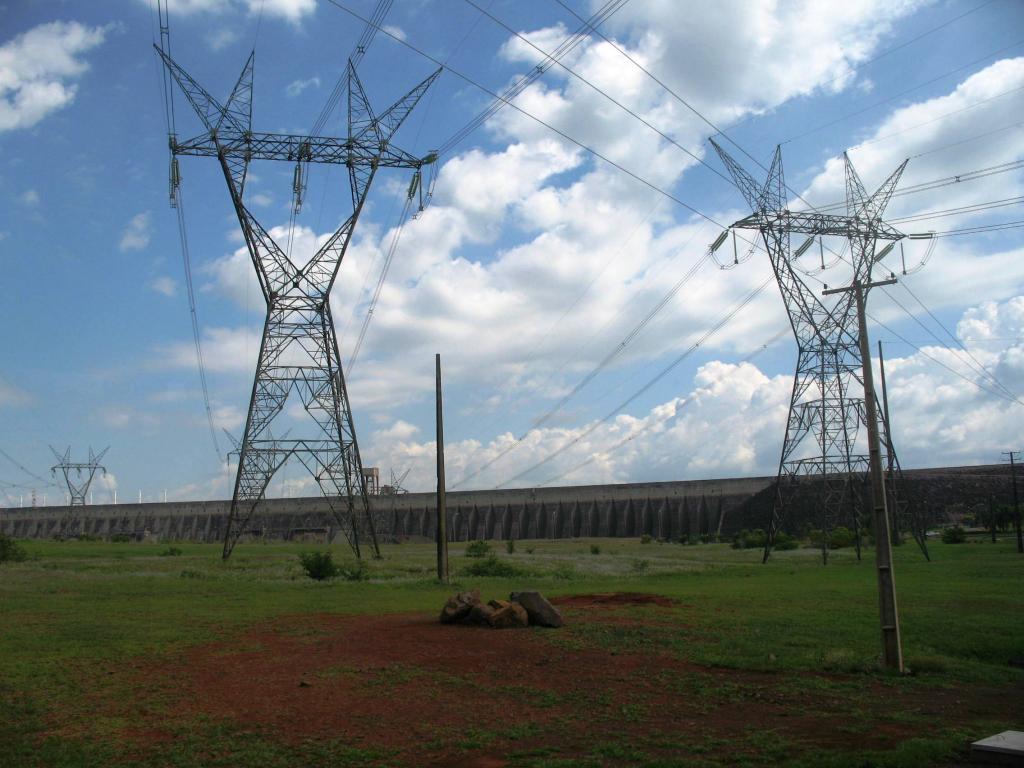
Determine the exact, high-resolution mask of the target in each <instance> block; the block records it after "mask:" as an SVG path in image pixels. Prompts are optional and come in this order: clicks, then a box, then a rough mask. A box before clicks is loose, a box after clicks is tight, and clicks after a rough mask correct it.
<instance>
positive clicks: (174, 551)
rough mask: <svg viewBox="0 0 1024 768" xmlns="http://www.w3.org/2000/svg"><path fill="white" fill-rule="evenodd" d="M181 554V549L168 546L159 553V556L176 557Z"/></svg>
mask: <svg viewBox="0 0 1024 768" xmlns="http://www.w3.org/2000/svg"><path fill="white" fill-rule="evenodd" d="M180 554H181V550H180V549H178V548H177V547H168V548H167V549H165V550H164V551H163V552H161V553H160V557H177V556H178V555H180Z"/></svg>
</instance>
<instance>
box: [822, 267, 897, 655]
mask: <svg viewBox="0 0 1024 768" xmlns="http://www.w3.org/2000/svg"><path fill="white" fill-rule="evenodd" d="M895 282H896V280H895V279H891V280H880V281H878V282H875V283H867V284H866V285H861V284H860V283H859V282H854V284H853V285H851V286H848V287H846V288H833V289H831V290H826V291H825V292H824V295H826V296H828V295H830V294H833V293H845V292H853V295H854V298H855V299H856V301H857V324H858V336H859V337H860V356H861V365H862V369H863V377H864V414H865V416H866V419H865V421H867V428H868V464H869V467H870V473H871V509H872V512H873V523H874V528H875V569H876V570H877V572H878V610H879V614H880V618H881V623H882V656H883V659H884V661H885V666H887V667H888V668H889V669H894V670H896V671H897V672H902V671H903V644H902V641H901V640H900V617H899V610H898V608H897V605H896V579H895V576H894V574H893V570H892V539H891V538H890V533H889V531H890V528H889V510H888V507H887V504H886V498H885V477H884V475H883V474H882V445H881V438H880V437H879V434H878V409H877V408H876V405H875V385H874V374H873V372H872V370H871V347H870V345H869V344H868V324H867V318H866V317H865V315H864V300H865V296H866V294H867V292H868V290H870V289H871V288H875V287H877V286H882V285H892V284H894V283H895Z"/></svg>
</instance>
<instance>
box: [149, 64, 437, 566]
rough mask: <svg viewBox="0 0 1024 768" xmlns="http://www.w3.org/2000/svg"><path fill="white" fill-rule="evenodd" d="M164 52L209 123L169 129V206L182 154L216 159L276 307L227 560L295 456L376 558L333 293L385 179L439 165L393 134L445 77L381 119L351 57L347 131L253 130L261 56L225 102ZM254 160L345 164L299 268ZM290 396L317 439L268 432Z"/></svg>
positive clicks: (262, 356) (269, 319) (299, 172)
mask: <svg viewBox="0 0 1024 768" xmlns="http://www.w3.org/2000/svg"><path fill="white" fill-rule="evenodd" d="M157 53H158V54H159V55H160V57H161V59H162V60H163V62H164V65H165V67H166V68H167V71H168V72H169V74H170V76H171V78H172V79H173V80H174V82H175V83H177V85H178V87H179V88H180V89H181V91H182V92H183V93H184V95H185V97H186V99H187V100H188V102H189V104H190V105H191V106H192V108H193V110H194V111H195V112H196V114H197V115H198V116H199V119H200V121H201V122H202V123H203V127H204V130H203V132H201V133H200V134H199V135H197V136H196V137H194V138H191V139H186V140H183V141H179V140H178V138H177V136H176V133H175V132H174V131H173V130H172V133H171V136H170V149H171V154H172V176H171V196H172V203H173V202H174V200H175V196H176V190H177V184H179V183H180V173H179V172H178V170H177V168H178V166H177V157H178V156H182V155H184V156H198V157H212V158H216V159H217V161H218V164H219V165H220V168H221V171H222V174H223V176H224V180H225V183H226V184H227V188H228V192H229V194H230V196H231V202H232V205H233V206H234V209H235V213H236V216H237V219H238V223H239V226H240V228H241V230H242V235H243V237H244V239H245V244H246V248H247V249H248V251H249V255H250V258H251V261H252V264H253V268H254V269H255V271H256V276H257V278H258V280H259V283H260V288H261V290H262V292H263V297H264V300H265V302H266V307H267V315H266V319H265V321H264V325H263V335H262V338H261V341H260V351H259V357H258V359H257V364H256V372H255V376H254V377H253V386H252V392H251V395H250V399H249V410H248V414H247V417H246V424H245V432H244V434H243V436H242V439H241V441H240V442H239V446H238V469H237V473H236V476H235V485H234V491H233V494H232V501H231V509H230V513H229V515H228V521H227V525H226V527H225V531H224V534H223V542H224V546H223V552H222V556H223V558H224V559H227V558H228V557H230V555H231V552H232V550H233V549H234V547H235V545H236V544H237V542H238V540H239V539H240V538H241V537H242V536H244V535H249V534H253V533H257V534H258V533H261V532H262V528H261V527H260V526H258V525H256V524H255V522H254V521H255V515H256V512H257V508H258V506H259V503H260V501H261V500H262V499H263V497H264V494H265V492H266V489H267V487H268V485H269V484H270V482H271V480H272V479H273V477H274V474H275V473H276V472H277V471H278V470H279V469H280V468H281V467H282V466H283V465H284V464H285V463H286V462H287V461H288V460H289V459H291V458H293V457H294V458H296V459H297V460H298V461H300V462H301V463H302V464H303V466H305V468H306V469H307V470H308V471H309V472H310V474H311V475H312V476H313V478H314V479H315V480H316V483H317V485H318V486H319V487H320V490H321V492H322V493H323V494H324V496H325V497H326V498H327V501H328V506H329V508H330V512H331V516H332V517H333V518H334V520H335V522H337V524H338V525H339V527H340V529H341V531H342V532H343V533H344V534H345V536H346V538H347V539H348V541H349V544H350V545H351V547H352V550H353V551H354V552H355V554H356V556H357V557H360V556H361V554H362V550H363V548H364V547H367V546H368V547H369V548H370V550H371V552H372V554H373V555H374V556H375V557H377V556H379V554H380V548H379V541H378V534H377V531H378V528H379V526H378V525H377V523H376V522H375V520H374V519H373V510H372V507H371V505H370V500H369V496H368V492H367V487H366V478H365V476H364V474H363V471H362V470H363V467H362V460H361V458H360V455H359V445H358V442H357V440H356V433H355V426H354V423H353V418H352V408H351V404H350V401H349V395H348V390H347V387H346V384H345V376H344V373H343V371H342V363H341V353H340V350H339V348H338V339H337V334H336V332H335V329H334V320H333V318H332V315H331V306H330V294H331V290H332V288H333V286H334V283H335V281H336V279H337V276H338V272H339V270H340V268H341V262H342V260H343V259H344V256H345V253H346V251H347V250H348V246H349V244H350V242H351V239H352V234H353V232H354V230H355V226H356V222H357V221H358V219H359V215H360V213H361V212H362V210H363V207H364V205H365V203H366V199H367V195H368V193H369V190H370V186H371V184H372V182H373V180H374V178H375V177H376V175H377V172H378V171H379V170H380V169H382V168H407V169H412V170H413V171H414V173H415V174H416V175H417V176H418V175H419V174H420V170H421V168H422V167H423V166H424V165H428V164H430V163H432V162H434V160H435V156H434V155H433V154H430V155H427V156H426V157H423V158H419V157H416V156H414V155H411V154H409V153H408V152H405V151H404V150H401V149H399V148H398V147H396V146H394V145H393V144H392V137H393V136H394V134H395V132H396V131H397V130H398V129H399V127H400V126H401V125H402V123H403V122H404V121H405V119H406V117H408V115H409V113H410V112H411V111H412V109H413V108H414V107H415V106H416V104H417V103H418V102H419V100H420V98H421V97H422V96H423V94H424V93H425V92H426V90H427V88H429V87H430V85H431V83H433V81H434V80H435V79H436V78H437V77H438V75H440V72H441V70H437V71H435V72H434V73H432V74H431V75H430V76H428V77H427V78H426V79H425V80H423V82H421V83H420V84H419V85H417V86H416V87H414V88H413V89H412V90H410V91H409V92H408V93H406V94H405V95H404V96H402V97H401V98H400V99H398V100H397V101H396V102H395V103H394V104H392V105H391V106H390V107H388V108H387V109H386V110H384V111H383V112H380V113H375V112H374V110H373V108H372V107H371V105H370V101H369V99H368V97H367V95H366V92H365V91H364V89H363V86H362V83H361V82H360V80H359V77H358V75H357V74H356V68H355V65H354V64H353V63H352V61H349V63H348V69H347V85H348V97H349V105H348V135H347V136H346V137H343V138H338V137H331V136H303V135H285V134H274V133H260V132H254V131H253V130H252V95H253V59H254V57H253V55H250V56H249V59H248V61H247V62H246V64H245V66H244V67H243V69H242V73H241V75H240V76H239V78H238V80H237V82H236V84H235V87H234V88H233V90H232V92H231V95H230V96H229V97H228V99H227V101H226V102H224V103H223V104H221V103H220V102H219V101H217V100H216V99H215V98H214V97H212V96H211V95H210V94H209V93H208V92H207V91H206V90H205V89H204V88H202V86H200V85H199V84H198V83H197V82H196V81H195V80H194V79H193V78H192V77H191V76H190V75H189V74H188V73H187V72H186V71H185V70H184V69H182V68H181V67H180V66H179V65H178V64H177V63H176V62H174V60H173V59H171V57H170V56H169V55H168V54H167V53H166V52H165V51H164V50H162V49H161V48H159V47H157ZM253 160H274V161H285V162H290V163H293V164H294V165H295V178H296V180H303V182H304V179H305V178H306V172H307V170H308V167H309V165H310V164H337V165H344V166H345V167H346V169H347V171H348V178H349V188H350V192H351V197H352V213H351V214H350V215H349V216H348V218H347V219H345V221H344V222H342V224H341V225H340V226H339V227H338V229H337V230H335V231H334V233H333V234H332V235H331V236H330V237H329V238H328V239H327V241H326V242H325V243H324V244H323V245H322V246H320V248H319V249H318V250H317V251H316V252H315V253H314V254H313V255H312V257H311V258H310V259H309V260H308V261H307V262H306V263H305V264H300V263H296V262H295V261H293V260H292V258H291V254H289V253H286V252H285V250H284V249H282V248H281V247H280V246H279V245H278V244H277V243H276V242H275V241H274V239H273V238H272V237H271V235H270V234H269V233H268V232H267V230H266V229H264V227H263V226H262V225H261V224H260V223H259V221H258V220H257V219H256V217H255V216H254V215H253V213H252V211H251V210H249V208H248V207H247V206H246V203H245V198H244V192H245V181H246V176H247V173H248V168H249V164H250V162H251V161H253ZM417 180H418V179H417ZM294 192H295V195H296V197H295V207H296V209H297V208H298V206H299V205H300V203H301V187H300V186H299V182H298V181H297V182H296V188H295V190H294ZM292 395H294V396H296V397H297V399H298V401H299V405H300V406H301V409H302V410H303V411H304V412H305V414H306V415H308V417H309V420H308V423H307V426H311V427H312V429H311V434H308V435H307V436H300V437H294V438H291V437H282V438H276V437H274V436H273V435H272V434H271V426H272V424H273V422H274V421H275V419H276V418H278V417H279V416H280V415H281V414H282V413H283V412H284V411H285V406H286V404H287V403H288V400H289V397H290V396H292Z"/></svg>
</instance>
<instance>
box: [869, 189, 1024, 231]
mask: <svg viewBox="0 0 1024 768" xmlns="http://www.w3.org/2000/svg"><path fill="white" fill-rule="evenodd" d="M1021 202H1024V195H1019V196H1017V197H1004V198H1003V199H1002V200H989V201H988V202H986V203H974V204H973V205H962V206H960V207H958V208H946V209H944V210H940V211H922V212H921V213H915V214H913V215H911V216H903V217H901V218H898V219H889V223H890V224H905V223H909V222H912V221H925V220H927V219H941V218H944V217H946V216H962V215H964V214H968V213H980V212H982V211H989V210H992V209H994V208H1005V207H1006V206H1008V205H1018V204H1019V203H1021Z"/></svg>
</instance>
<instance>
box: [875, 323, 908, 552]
mask: <svg viewBox="0 0 1024 768" xmlns="http://www.w3.org/2000/svg"><path fill="white" fill-rule="evenodd" d="M878 372H879V374H881V380H882V418H883V419H884V420H885V454H886V467H885V479H886V482H887V483H888V485H889V492H890V493H891V494H892V498H893V499H895V498H896V476H895V475H894V474H893V471H892V468H893V461H894V460H895V458H896V451H895V450H894V449H893V447H892V422H891V421H889V390H888V389H887V388H886V386H885V355H884V354H883V353H882V340H881V339H879V340H878ZM890 517H891V518H892V519H891V521H890V522H892V536H893V540H894V541H895V542H896V543H897V544H902V543H903V534H902V533H901V532H900V516H899V512H898V510H895V509H894V510H893V511H892V515H890Z"/></svg>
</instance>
